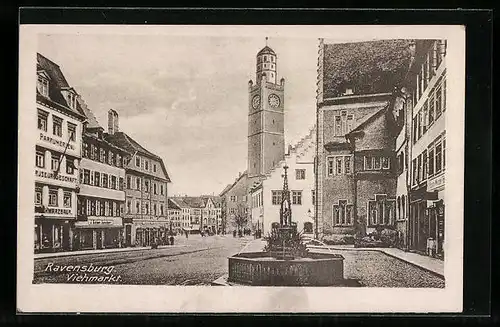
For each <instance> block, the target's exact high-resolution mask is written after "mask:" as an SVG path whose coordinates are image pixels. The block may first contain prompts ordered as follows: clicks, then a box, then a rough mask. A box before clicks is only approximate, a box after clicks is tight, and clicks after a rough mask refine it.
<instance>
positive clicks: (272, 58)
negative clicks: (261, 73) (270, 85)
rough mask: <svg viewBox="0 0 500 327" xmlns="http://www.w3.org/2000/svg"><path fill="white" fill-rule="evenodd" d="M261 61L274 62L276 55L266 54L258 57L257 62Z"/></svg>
mask: <svg viewBox="0 0 500 327" xmlns="http://www.w3.org/2000/svg"><path fill="white" fill-rule="evenodd" d="M261 62H274V57H273V56H264V57H261V56H259V57H257V63H259V64H260V63H261Z"/></svg>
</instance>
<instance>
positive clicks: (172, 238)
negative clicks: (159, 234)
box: [170, 236, 174, 245]
mask: <svg viewBox="0 0 500 327" xmlns="http://www.w3.org/2000/svg"><path fill="white" fill-rule="evenodd" d="M170 245H174V236H170Z"/></svg>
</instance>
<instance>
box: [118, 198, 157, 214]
mask: <svg viewBox="0 0 500 327" xmlns="http://www.w3.org/2000/svg"><path fill="white" fill-rule="evenodd" d="M133 202H134V205H133V206H132V200H131V199H127V213H128V214H134V213H135V214H140V213H142V214H144V215H149V214H151V215H153V216H163V215H164V209H165V207H164V204H163V203H159V204H158V203H156V202H153V203H152V206H151V208H150V206H149V204H150V201H148V200H143V201H142V206H141V200H133ZM150 209H151V211H150Z"/></svg>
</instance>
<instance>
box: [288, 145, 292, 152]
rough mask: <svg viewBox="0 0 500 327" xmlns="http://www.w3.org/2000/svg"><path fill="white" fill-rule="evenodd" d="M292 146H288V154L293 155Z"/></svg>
mask: <svg viewBox="0 0 500 327" xmlns="http://www.w3.org/2000/svg"><path fill="white" fill-rule="evenodd" d="M292 148H293V147H292V145H291V144H288V154H290V153H292Z"/></svg>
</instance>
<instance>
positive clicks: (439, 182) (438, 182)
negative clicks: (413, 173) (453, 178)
mask: <svg viewBox="0 0 500 327" xmlns="http://www.w3.org/2000/svg"><path fill="white" fill-rule="evenodd" d="M443 185H444V174H442V175H440V176H438V177H436V178H433V179H430V180H429V181H428V182H427V188H428V189H429V190H434V189H436V188H438V187H440V186H443Z"/></svg>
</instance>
